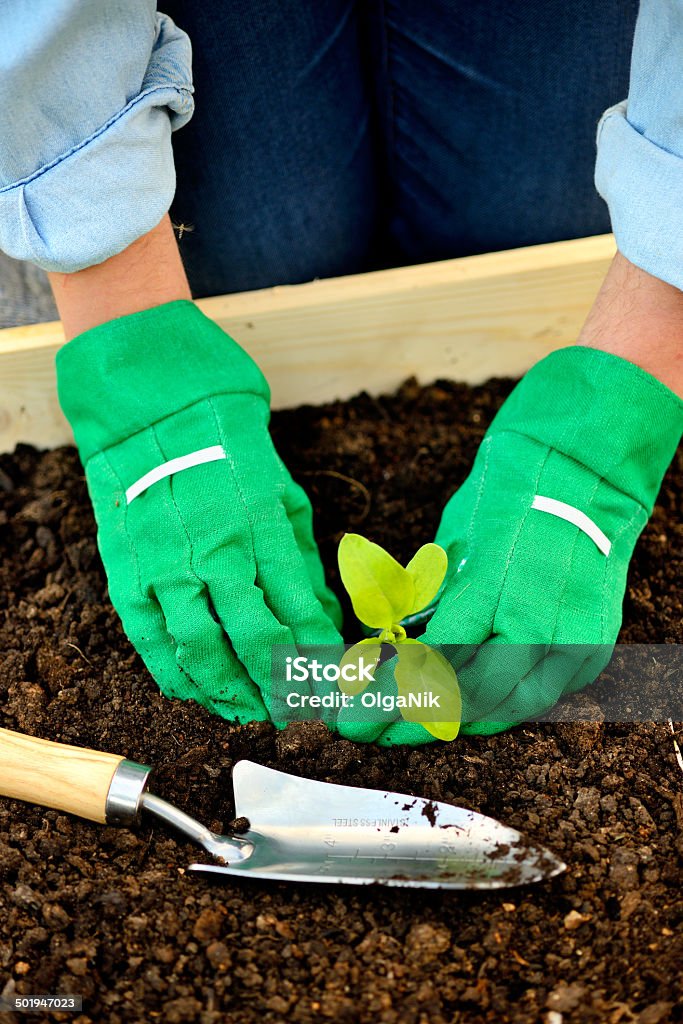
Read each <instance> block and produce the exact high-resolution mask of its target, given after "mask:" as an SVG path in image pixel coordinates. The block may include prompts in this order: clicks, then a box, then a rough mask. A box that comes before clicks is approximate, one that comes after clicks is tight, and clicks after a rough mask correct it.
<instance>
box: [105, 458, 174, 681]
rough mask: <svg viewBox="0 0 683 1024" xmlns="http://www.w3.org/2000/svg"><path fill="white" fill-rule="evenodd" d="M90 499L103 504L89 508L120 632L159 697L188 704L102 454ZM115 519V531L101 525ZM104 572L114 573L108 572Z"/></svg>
mask: <svg viewBox="0 0 683 1024" xmlns="http://www.w3.org/2000/svg"><path fill="white" fill-rule="evenodd" d="M86 476H87V480H88V488H89V490H90V492H91V493H92V494H99V495H106V496H107V498H106V500H105V499H100V501H99V502H95V501H94V502H93V509H94V511H95V516H96V519H97V522H98V532H97V544H98V547H99V550H100V554H101V556H102V561H103V563H104V566H105V569H106V570H107V583H108V588H109V597H110V599H111V602H112V604H113V606H114V608H115V609H116V611H117V613H118V615H119V617H120V619H121V623H122V625H123V629H124V631H125V633H126V636H127V637H128V639H129V640H130V642H131V643H132V644H133V646H134V647H135V649H136V651H137V652H138V653H139V655H140V656H141V658H142V660H143V661H144V663H145V665H146V667H147V669H148V670H149V672H150V673H151V675H152V677H153V678H154V680H155V681H156V683H157V684H158V686H159V688H160V690H161V692H162V693H163V694H164V695H165V696H166V697H169V698H173V697H178V698H179V699H181V700H187V699H188V698H189V697H191V696H193V693H192V692H191V691H192V689H193V688H192V687H188V683H187V680H186V679H185V677H184V675H183V672H182V670H181V669H180V667H179V665H178V663H177V661H176V659H175V648H174V645H173V643H172V641H171V638H170V637H169V635H168V632H167V630H166V621H165V619H164V615H163V612H162V611H161V608H160V606H159V603H158V602H157V601H156V600H155V599H154V598H153V597H149V596H146V595H144V594H143V593H142V590H141V586H140V568H139V561H138V556H137V553H136V551H135V548H134V546H133V543H132V541H131V537H130V534H129V531H128V528H127V526H128V524H127V520H126V514H127V509H126V503H125V497H124V487H123V484H122V482H121V480H120V478H119V476H118V474H117V473H116V471H115V469H114V467H113V466H112V464H111V462H110V460H109V459H108V458H107V457H106V456H105V455H104V454H101V455H99V456H97V457H95V458H93V459H91V460H90V462H89V463H88V467H87V472H86ZM112 514H114V515H117V517H118V519H117V521H116V524H115V527H114V528H112V527H111V525H109V527H108V528H107V527H106V526H105V522H106V521H107V518H108V517H111V516H112ZM109 566H116V567H118V571H116V572H111V573H110V571H109Z"/></svg>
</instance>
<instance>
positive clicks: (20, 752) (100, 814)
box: [0, 729, 150, 824]
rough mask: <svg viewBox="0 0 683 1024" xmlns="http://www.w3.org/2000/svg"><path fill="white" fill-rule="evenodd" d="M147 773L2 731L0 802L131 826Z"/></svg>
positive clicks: (112, 757) (112, 758) (114, 758)
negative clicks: (20, 802) (4, 799)
mask: <svg viewBox="0 0 683 1024" xmlns="http://www.w3.org/2000/svg"><path fill="white" fill-rule="evenodd" d="M149 770H150V769H149V768H147V767H146V766H144V765H138V764H136V763H135V762H134V761H126V759H125V758H123V757H120V756H118V755H116V754H103V753H100V752H99V751H97V750H87V749H85V748H84V747H71V746H68V745H67V744H65V743H52V742H50V741H49V740H39V739H36V738H35V736H23V735H21V734H20V733H17V732H10V730H9V729H0V796H9V797H12V798H13V799H15V800H25V801H26V802H27V803H31V804H41V805H42V806H43V807H54V808H56V809H57V810H59V811H66V812H67V813H68V814H77V815H79V817H81V818H87V819H88V820H89V821H98V822H102V823H105V822H108V823H111V824H124V823H125V824H127V823H128V822H129V821H131V820H133V819H134V818H135V817H136V815H137V810H138V807H139V800H140V797H141V795H142V791H143V790H144V787H145V784H146V780H147V775H148V774H149Z"/></svg>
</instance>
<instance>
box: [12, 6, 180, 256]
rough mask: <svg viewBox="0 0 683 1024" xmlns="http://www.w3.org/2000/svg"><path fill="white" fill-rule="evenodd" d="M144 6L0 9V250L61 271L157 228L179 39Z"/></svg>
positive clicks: (176, 106)
mask: <svg viewBox="0 0 683 1024" xmlns="http://www.w3.org/2000/svg"><path fill="white" fill-rule="evenodd" d="M155 8H156V5H155V3H154V0H116V2H112V3H106V4H105V3H102V2H100V0H31V3H24V2H23V0H5V2H4V3H2V5H0V40H1V43H0V249H3V250H4V251H5V252H6V253H8V254H9V255H10V256H15V257H16V258H18V259H25V260H31V261H32V262H34V263H37V264H38V265H39V266H41V267H43V268H44V269H46V270H63V271H73V270H79V269H81V268H82V267H87V266H90V265H92V264H93V263H98V262H100V261H101V260H103V259H106V258H107V257H108V256H111V255H113V254H114V253H116V252H120V251H121V250H122V249H124V248H125V247H126V246H127V245H129V244H130V243H131V242H132V241H134V240H135V239H136V238H138V237H140V235H142V234H144V233H145V232H146V231H149V230H150V229H151V228H152V227H154V225H155V224H157V223H158V222H159V220H160V219H161V217H162V216H163V215H164V213H165V212H166V210H167V209H168V207H169V205H170V203H171V199H172V198H173V193H174V190H175V174H174V166H173V154H172V149H171V141H170V136H171V131H172V129H174V128H178V127H180V126H181V125H182V124H184V123H185V122H186V121H187V120H188V119H189V118H190V116H191V114H192V108H193V100H192V82H191V70H190V68H191V48H190V43H189V40H188V38H187V36H186V35H185V34H184V33H182V32H180V31H179V30H178V29H177V28H176V27H175V25H174V24H173V22H172V21H171V20H170V19H169V18H168V17H165V16H163V15H157V13H156V9H155Z"/></svg>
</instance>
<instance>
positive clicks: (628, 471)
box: [341, 346, 683, 745]
mask: <svg viewBox="0 0 683 1024" xmlns="http://www.w3.org/2000/svg"><path fill="white" fill-rule="evenodd" d="M682 431H683V402H682V401H681V400H680V399H679V398H678V397H677V396H676V395H675V394H673V393H672V392H671V391H669V390H668V389H667V388H666V387H665V386H664V385H663V384H661V383H660V382H659V381H658V380H656V379H655V378H654V377H652V376H650V375H649V374H648V373H645V372H644V371H643V370H641V369H639V368H638V367H637V366H635V365H634V364H632V363H629V362H627V361H626V360H624V359H621V358H619V357H618V356H614V355H609V354H607V353H605V352H601V351H598V350H595V349H589V348H584V347H580V346H575V347H573V348H566V349H562V350H559V351H557V352H554V353H552V355H549V356H548V357H547V358H545V359H543V360H542V361H541V362H540V363H538V364H537V365H536V366H534V367H533V369H531V370H530V371H529V372H528V373H527V375H526V376H525V377H524V379H523V380H522V381H521V382H520V383H519V384H518V385H517V387H516V388H515V390H514V391H513V392H512V394H511V395H510V397H509V398H508V399H507V401H506V402H505V403H504V405H503V407H502V408H501V410H500V411H499V413H498V415H497V416H496V417H495V419H494V421H493V423H492V424H491V427H490V428H489V430H488V431H487V433H486V436H485V437H484V440H483V442H482V444H481V447H480V449H479V452H478V454H477V457H476V460H475V463H474V467H473V469H472V472H471V474H470V476H469V477H468V479H467V480H466V481H465V483H464V484H463V486H462V487H461V488H460V489H459V490H458V491H457V492H456V493H455V494H454V496H453V497H452V498H451V499H450V501H449V503H448V505H447V506H446V509H445V511H444V514H443V517H442V520H441V524H440V526H439V530H438V533H437V536H436V541H437V543H438V544H440V545H441V546H442V547H444V548H445V549H446V551H447V553H448V558H449V570H448V574H447V577H446V585H445V589H444V592H443V595H442V597H441V599H440V601H439V605H438V607H437V610H436V612H435V614H434V616H433V617H432V619H431V620H430V622H429V624H428V626H427V629H426V632H425V634H424V636H423V637H421V639H422V640H423V641H424V642H425V643H428V644H431V645H437V646H439V649H440V650H441V652H442V653H443V654H445V655H446V657H448V659H449V661H450V662H451V664H452V665H453V667H454V668H455V669H456V672H457V675H458V680H459V684H460V688H461V695H462V702H463V711H462V721H463V726H462V730H461V731H462V732H463V733H491V732H497V731H500V730H501V729H505V728H508V727H509V726H510V725H513V724H516V723H518V722H520V721H522V720H524V719H529V718H533V717H534V716H538V715H540V714H541V713H542V712H544V711H545V710H547V709H548V708H550V707H552V706H553V705H554V704H555V703H556V702H557V700H558V699H559V698H560V697H561V696H562V695H563V694H566V693H570V692H574V691H575V690H579V689H581V688H582V687H584V686H586V685H587V684H588V683H591V682H593V681H594V680H595V679H596V678H597V676H598V675H599V673H600V672H601V671H602V668H604V666H605V665H606V664H607V662H608V661H609V659H610V657H611V653H612V650H613V646H614V643H615V641H616V639H617V634H618V632H619V627H620V625H621V612H622V601H623V596H624V591H625V587H626V574H627V570H628V565H629V560H630V558H631V555H632V553H633V549H634V546H635V543H636V540H637V539H638V536H639V534H640V532H641V531H642V529H643V527H644V526H645V524H646V522H647V520H648V517H649V516H650V514H651V512H652V508H653V505H654V502H655V499H656V496H657V492H658V491H659V488H660V485H661V482H662V478H663V476H664V473H665V472H666V469H667V467H668V465H669V463H670V462H671V459H672V458H673V455H674V453H675V450H676V446H677V444H678V442H679V440H680V437H681V432H682ZM440 645H445V646H440ZM453 645H456V646H453ZM394 717H395V718H396V716H394ZM380 730H381V725H380V723H379V722H376V723H375V725H374V733H375V736H377V735H379V742H380V743H381V744H386V745H391V744H394V743H411V744H417V743H424V742H430V741H432V739H433V737H431V736H430V735H429V734H428V733H427V732H426V731H425V730H424V729H422V727H421V726H419V725H416V724H411V723H408V722H404V721H402V720H400V719H396V720H395V721H394V723H393V724H389V725H387V724H386V719H385V727H384V730H383V731H381V732H380ZM341 731H342V732H344V733H345V734H346V735H348V734H352V735H354V733H355V735H354V738H358V739H360V738H362V739H365V740H369V739H371V738H372V736H371V735H370V733H371V731H372V730H371V728H370V726H369V724H368V723H363V724H362V725H356V727H355V729H354V728H351V727H349V728H347V727H345V726H344V725H343V724H342V725H341Z"/></svg>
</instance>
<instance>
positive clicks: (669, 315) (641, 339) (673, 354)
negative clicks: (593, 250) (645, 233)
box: [579, 253, 683, 397]
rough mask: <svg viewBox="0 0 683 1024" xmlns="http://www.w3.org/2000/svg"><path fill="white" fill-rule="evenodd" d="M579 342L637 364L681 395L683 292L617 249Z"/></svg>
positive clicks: (682, 372)
mask: <svg viewBox="0 0 683 1024" xmlns="http://www.w3.org/2000/svg"><path fill="white" fill-rule="evenodd" d="M579 344H580V345H585V346H587V347H588V348H597V349H602V350H603V351H604V352H611V353H612V354H613V355H617V356H621V357H622V358H623V359H627V360H628V361H629V362H631V363H635V364H636V365H637V366H640V367H641V368H642V369H643V370H646V371H647V372H648V373H651V374H652V375H653V377H657V378H658V379H659V380H660V381H662V383H663V384H665V385H666V386H667V387H668V388H670V389H671V390H672V391H674V392H675V393H676V394H677V395H679V396H680V397H683V292H681V291H680V290H679V289H678V288H674V287H673V285H670V284H667V283H666V282H664V281H660V280H659V279H658V278H656V277H653V276H652V275H651V274H648V273H646V271H644V270H641V269H640V268H639V267H636V266H634V264H633V263H631V262H629V260H627V259H626V257H625V256H623V255H622V254H621V253H617V255H616V256H615V257H614V260H613V262H612V265H611V267H610V269H609V271H608V273H607V276H606V278H605V280H604V282H603V284H602V287H601V289H600V291H599V293H598V296H597V298H596V300H595V303H594V304H593V308H592V309H591V311H590V313H589V315H588V319H587V320H586V323H585V324H584V327H583V330H582V332H581V335H580V336H579Z"/></svg>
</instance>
